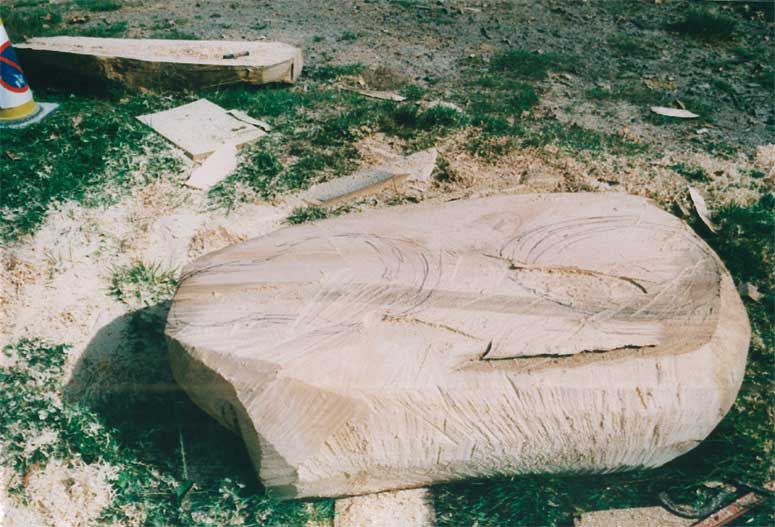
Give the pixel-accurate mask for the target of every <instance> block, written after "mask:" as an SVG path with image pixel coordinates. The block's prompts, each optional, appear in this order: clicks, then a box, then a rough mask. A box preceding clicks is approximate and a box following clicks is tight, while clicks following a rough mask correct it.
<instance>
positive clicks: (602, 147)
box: [522, 120, 648, 155]
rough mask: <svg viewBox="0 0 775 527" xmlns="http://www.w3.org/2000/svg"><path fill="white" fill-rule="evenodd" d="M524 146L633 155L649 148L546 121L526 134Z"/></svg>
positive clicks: (626, 140) (616, 136) (598, 133)
mask: <svg viewBox="0 0 775 527" xmlns="http://www.w3.org/2000/svg"><path fill="white" fill-rule="evenodd" d="M522 144H523V145H524V146H532V147H535V146H543V145H546V144H554V145H557V146H560V147H562V148H566V149H569V150H572V151H574V150H575V151H589V152H598V153H600V152H606V153H610V154H624V155H631V154H635V153H640V152H645V151H646V150H647V149H648V146H646V145H644V144H640V143H634V142H632V141H630V140H628V139H625V138H623V137H621V136H619V135H615V134H606V133H602V132H597V131H595V130H589V129H587V128H583V127H581V126H579V125H577V124H565V123H561V122H559V121H555V120H546V121H544V122H543V123H542V124H541V125H540V126H539V127H537V128H534V129H532V130H530V132H529V133H527V134H526V136H525V139H524V140H523V142H522Z"/></svg>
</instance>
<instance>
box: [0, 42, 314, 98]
mask: <svg viewBox="0 0 775 527" xmlns="http://www.w3.org/2000/svg"><path fill="white" fill-rule="evenodd" d="M15 48H16V51H17V54H18V56H19V59H20V61H21V63H22V64H23V65H24V71H25V73H26V74H27V76H28V77H29V78H30V82H31V84H34V85H39V86H50V85H58V86H63V87H67V88H70V89H79V90H83V89H86V88H94V87H105V86H110V85H114V84H120V85H122V86H124V87H126V88H130V89H133V90H139V91H143V90H173V91H179V90H195V89H202V88H209V87H213V86H223V85H227V84H237V83H247V84H266V83H272V82H286V83H288V82H295V81H296V80H297V79H298V78H299V75H300V74H301V69H302V65H303V60H302V53H301V50H300V49H298V48H295V47H293V46H290V45H288V44H283V43H281V42H245V41H242V42H240V41H222V40H153V39H118V38H92V37H61V36H60V37H40V38H33V39H31V40H29V41H27V42H25V43H23V44H18V45H16V46H15ZM244 51H248V52H249V54H248V55H247V56H241V57H237V58H234V59H224V58H223V56H224V55H226V54H229V53H233V54H238V53H240V52H244Z"/></svg>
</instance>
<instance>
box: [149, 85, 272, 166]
mask: <svg viewBox="0 0 775 527" xmlns="http://www.w3.org/2000/svg"><path fill="white" fill-rule="evenodd" d="M137 119H138V120H139V121H140V122H142V123H145V124H147V125H148V126H150V127H151V128H153V129H154V130H155V131H156V132H157V133H159V134H160V135H161V136H163V137H165V138H166V139H167V140H168V141H170V142H171V143H173V144H174V145H175V146H177V147H179V148H182V149H183V150H184V151H185V152H186V154H187V155H188V156H189V157H191V158H192V159H193V160H194V161H203V160H205V159H206V158H207V156H209V155H210V154H212V153H213V152H214V151H215V150H216V149H217V148H219V147H220V146H221V145H225V144H230V145H234V146H235V147H237V148H239V147H241V146H244V145H246V144H250V143H253V142H255V141H257V140H258V139H260V138H261V137H263V136H265V135H266V132H264V131H263V130H261V129H260V128H258V127H256V126H254V125H252V124H250V123H246V122H244V121H242V120H240V119H237V118H236V117H234V116H233V115H229V114H228V113H227V112H226V110H224V109H223V108H221V107H220V106H218V105H217V104H214V103H212V102H210V101H208V100H207V99H199V100H198V101H195V102H192V103H189V104H184V105H183V106H178V107H177V108H173V109H171V110H167V111H164V112H158V113H152V114H148V115H141V116H139V117H138V118H137Z"/></svg>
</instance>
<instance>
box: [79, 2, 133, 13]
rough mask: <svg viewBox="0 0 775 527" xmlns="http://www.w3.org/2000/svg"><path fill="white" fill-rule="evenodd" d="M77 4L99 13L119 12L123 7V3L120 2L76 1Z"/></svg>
mask: <svg viewBox="0 0 775 527" xmlns="http://www.w3.org/2000/svg"><path fill="white" fill-rule="evenodd" d="M76 4H77V5H78V7H81V8H83V9H86V10H87V11H95V12H98V13H102V12H106V11H118V10H119V9H121V8H122V7H123V2H121V1H119V0H76Z"/></svg>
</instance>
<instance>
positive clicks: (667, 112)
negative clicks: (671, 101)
mask: <svg viewBox="0 0 775 527" xmlns="http://www.w3.org/2000/svg"><path fill="white" fill-rule="evenodd" d="M651 111H652V112H654V113H655V114H658V115H664V116H665V117H677V118H679V119H696V118H697V117H699V115H697V114H696V113H692V112H690V111H689V110H681V109H680V108H667V107H665V106H652V107H651Z"/></svg>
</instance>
